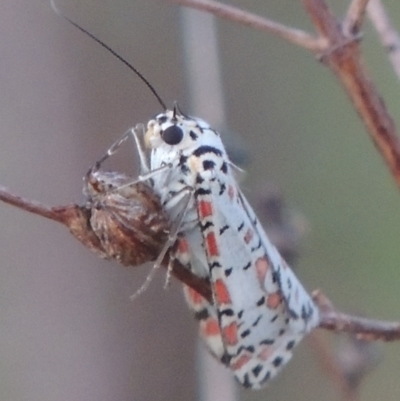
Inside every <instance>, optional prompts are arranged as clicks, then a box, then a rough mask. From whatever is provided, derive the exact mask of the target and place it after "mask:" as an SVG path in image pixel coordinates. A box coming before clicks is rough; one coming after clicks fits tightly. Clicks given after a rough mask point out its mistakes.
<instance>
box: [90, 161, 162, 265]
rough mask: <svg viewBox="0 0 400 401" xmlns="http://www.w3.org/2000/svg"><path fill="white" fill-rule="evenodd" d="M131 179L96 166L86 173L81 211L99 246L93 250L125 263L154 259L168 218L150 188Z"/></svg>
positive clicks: (135, 263)
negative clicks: (84, 199) (84, 196)
mask: <svg viewBox="0 0 400 401" xmlns="http://www.w3.org/2000/svg"><path fill="white" fill-rule="evenodd" d="M132 182H133V179H132V178H131V177H129V176H127V175H124V174H121V173H117V172H105V171H101V170H98V166H97V165H96V166H95V167H93V168H92V169H90V170H89V172H88V173H87V175H86V177H85V186H84V190H83V192H84V194H85V195H86V204H85V205H84V206H83V207H82V209H83V210H82V211H83V213H84V215H85V216H86V218H87V223H88V230H89V231H91V232H93V233H94V235H95V237H96V238H97V239H98V243H99V246H98V247H97V248H98V249H93V247H92V249H93V250H94V251H95V252H96V253H97V254H100V256H102V257H105V258H108V259H115V260H117V261H118V262H119V263H121V264H123V265H125V266H129V265H132V266H136V265H140V264H143V263H145V262H148V261H150V260H154V259H155V258H156V257H157V256H158V254H159V252H160V250H161V249H162V247H163V245H164V244H165V241H166V240H167V236H168V230H169V222H168V218H167V216H166V214H165V213H164V211H163V209H162V207H161V203H160V200H159V198H158V197H157V195H155V194H154V192H153V190H152V188H151V187H150V186H148V185H147V184H145V183H143V182H136V183H132ZM131 183H132V184H131ZM86 245H87V244H86ZM94 248H96V246H94Z"/></svg>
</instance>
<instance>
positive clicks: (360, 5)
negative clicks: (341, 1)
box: [342, 0, 369, 36]
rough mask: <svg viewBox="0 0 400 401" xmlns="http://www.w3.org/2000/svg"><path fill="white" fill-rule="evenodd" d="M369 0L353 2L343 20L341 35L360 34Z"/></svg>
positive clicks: (354, 0) (355, 0)
mask: <svg viewBox="0 0 400 401" xmlns="http://www.w3.org/2000/svg"><path fill="white" fill-rule="evenodd" d="M368 1H369V0H353V1H352V2H351V4H350V6H349V8H348V10H347V14H346V17H345V18H344V20H343V24H342V27H343V33H344V34H345V35H347V36H354V35H357V34H358V33H359V32H360V29H361V26H362V24H363V22H364V17H365V12H366V8H367V5H368Z"/></svg>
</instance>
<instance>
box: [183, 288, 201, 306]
mask: <svg viewBox="0 0 400 401" xmlns="http://www.w3.org/2000/svg"><path fill="white" fill-rule="evenodd" d="M185 287H186V288H185V289H186V295H187V297H188V298H189V299H190V301H191V302H192V303H193V304H194V305H201V304H203V303H205V299H204V298H203V297H202V296H201V295H200V294H199V293H198V292H197V291H195V290H194V289H193V288H191V287H189V286H185Z"/></svg>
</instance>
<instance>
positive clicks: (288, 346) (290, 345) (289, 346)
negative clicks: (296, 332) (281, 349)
mask: <svg viewBox="0 0 400 401" xmlns="http://www.w3.org/2000/svg"><path fill="white" fill-rule="evenodd" d="M295 345H296V342H295V341H294V340H292V341H289V342H288V343H287V344H286V349H287V350H288V351H290V350H291V349H293V347H294V346H295Z"/></svg>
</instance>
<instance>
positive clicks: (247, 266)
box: [243, 262, 251, 270]
mask: <svg viewBox="0 0 400 401" xmlns="http://www.w3.org/2000/svg"><path fill="white" fill-rule="evenodd" d="M250 267H251V262H249V263H247V265H246V266H243V270H248V269H250Z"/></svg>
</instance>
